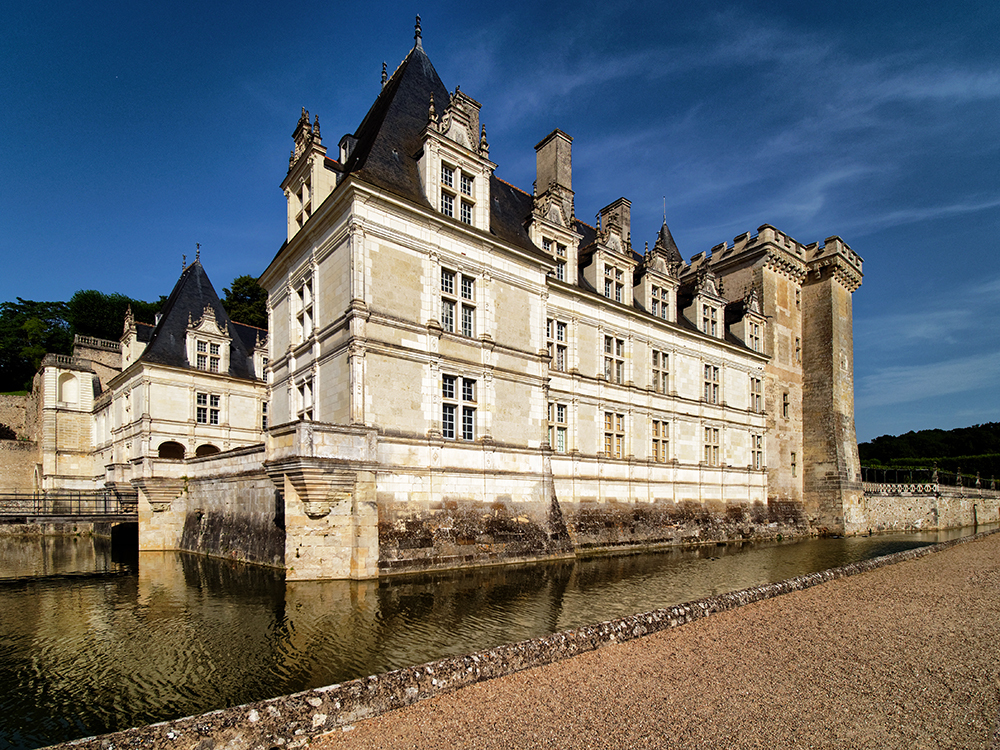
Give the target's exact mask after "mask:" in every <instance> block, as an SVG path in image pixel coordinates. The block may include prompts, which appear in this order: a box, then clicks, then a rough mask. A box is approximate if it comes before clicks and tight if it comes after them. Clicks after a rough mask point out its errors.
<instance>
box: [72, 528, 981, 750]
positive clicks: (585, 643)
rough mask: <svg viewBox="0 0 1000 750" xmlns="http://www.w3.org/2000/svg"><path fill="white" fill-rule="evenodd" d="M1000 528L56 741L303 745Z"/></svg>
mask: <svg viewBox="0 0 1000 750" xmlns="http://www.w3.org/2000/svg"><path fill="white" fill-rule="evenodd" d="M995 533H1000V532H998V531H987V532H982V533H980V534H976V535H974V536H971V537H963V538H961V539H952V540H950V541H947V542H941V543H939V544H933V545H929V546H926V547H918V548H915V549H909V550H904V551H903V552H897V553H895V554H892V555H886V556H884V557H876V558H873V559H871V560H864V561H862V562H856V563H851V564H849V565H844V566H843V567H840V568H831V569H830V570H824V571H821V572H819V573H810V574H808V575H803V576H796V577H795V578H789V579H788V580H785V581H780V582H778V583H768V584H763V585H760V586H753V587H751V588H747V589H743V590H741V591H733V592H730V593H727V594H720V595H718V596H710V597H707V598H705V599H699V600H698V601H694V602H687V603H685V604H678V605H676V606H673V607H668V608H666V609H658V610H654V611H652V612H645V613H643V614H638V615H630V616H628V617H623V618H620V619H617V620H610V621H608V622H602V623H599V624H597V625H587V626H584V627H581V628H576V629H574V630H566V631H563V632H561V633H554V634H552V635H549V636H545V637H544V638H535V639H533V640H529V641H522V642H521V643H508V644H504V645H502V646H498V647H497V648H493V649H490V650H488V651H481V652H479V653H476V654H470V655H468V656H458V657H451V658H447V659H441V660H439V661H433V662H428V663H426V664H421V665H420V666H415V667H406V668H404V669H397V670H395V671H392V672H385V673H383V674H379V675H372V676H370V677H364V678H360V679H357V680H351V681H350V682H345V683H342V684H339V685H329V686H327V687H321V688H316V689H314V690H305V691H303V692H301V693H293V694H292V695H286V696H282V697H279V698H271V699H268V700H264V701H258V702H256V703H248V704H245V705H242V706H235V707H233V708H226V709H222V710H219V711H212V712H211V713H207V714H201V715H200V716H189V717H187V718H183V719H177V720H174V721H166V722H161V723H159V724H152V725H150V726H146V727H138V728H136V729H127V730H124V731H121V732H115V733H113V734H105V735H101V736H100V737H86V738H84V739H80V740H74V741H72V742H67V743H63V744H60V745H53V746H52V747H59V748H64V749H65V750H69V749H70V748H73V750H124V749H125V748H157V750H159V749H160V748H171V749H172V750H173V749H176V750H213V748H215V747H227V748H229V747H231V748H241V749H243V750H275V749H276V748H281V749H282V750H284V749H285V748H296V747H301V746H303V745H305V744H307V743H308V742H309V740H310V739H312V738H313V737H317V736H319V735H322V734H326V733H329V732H332V731H335V730H337V729H339V728H341V727H344V726H347V725H349V724H353V723H354V722H357V721H361V720H363V719H368V718H371V717H373V716H378V715H379V714H383V713H386V712H387V711H392V710H394V709H397V708H402V707H404V706H409V705H411V704H413V703H417V702H418V701H421V700H424V699H426V698H431V697H434V696H436V695H441V694H443V693H448V692H451V691H453V690H458V689H459V688H462V687H467V686H469V685H473V684H475V683H477V682H483V681H485V680H492V679H494V678H497V677H503V676H504V675H508V674H513V673H514V672H519V671H521V670H524V669H530V668H532V667H539V666H542V665H544V664H551V663H553V662H557V661H560V660H562V659H568V658H570V657H573V656H576V655H577V654H582V653H585V652H587V651H593V650H596V649H598V648H602V647H604V646H610V645H613V644H616V643H623V642H625V641H630V640H633V639H635V638H641V637H643V636H645V635H650V634H651V633H656V632H658V631H661V630H669V629H670V628H674V627H677V626H678V625H683V624H685V623H688V622H692V621H694V620H698V619H701V618H703V617H708V616H709V615H712V614H716V613H718V612H725V611H727V610H731V609H736V608H738V607H742V606H744V605H746V604H750V603H752V602H759V601H763V600H765V599H771V598H773V597H776V596H781V595H782V594H788V593H791V592H793V591H802V590H804V589H808V588H812V587H813V586H817V585H819V584H821V583H826V582H827V581H833V580H836V579H838V578H847V577H849V576H853V575H857V574H859V573H866V572H868V571H870V570H875V569H877V568H882V567H885V566H887V565H894V564H896V563H899V562H903V561H905V560H914V559H916V558H919V557H924V556H925V555H929V554H933V553H935V552H941V551H943V550H945V549H949V548H951V547H954V546H956V545H958V544H964V543H966V542H970V541H975V540H978V539H982V538H984V537H986V536H989V535H990V534H995ZM990 747H991V750H994V748H995V749H996V750H1000V727H997V734H996V735H995V736H994V738H993V743H992V744H991V746H990Z"/></svg>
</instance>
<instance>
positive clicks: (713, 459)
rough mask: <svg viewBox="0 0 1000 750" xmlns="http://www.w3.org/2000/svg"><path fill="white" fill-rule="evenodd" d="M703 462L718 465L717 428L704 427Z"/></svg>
mask: <svg viewBox="0 0 1000 750" xmlns="http://www.w3.org/2000/svg"><path fill="white" fill-rule="evenodd" d="M705 463H706V464H707V465H709V466H718V465H719V428H718V427H706V428H705Z"/></svg>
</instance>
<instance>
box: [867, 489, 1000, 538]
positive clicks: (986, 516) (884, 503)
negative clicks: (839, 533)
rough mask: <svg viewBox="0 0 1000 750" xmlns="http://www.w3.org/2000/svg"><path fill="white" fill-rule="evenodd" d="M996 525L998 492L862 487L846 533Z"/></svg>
mask: <svg viewBox="0 0 1000 750" xmlns="http://www.w3.org/2000/svg"><path fill="white" fill-rule="evenodd" d="M997 522H1000V490H988V489H982V488H976V487H950V486H947V485H939V484H912V485H901V484H885V485H883V484H875V483H865V493H864V497H863V498H862V499H861V503H860V507H859V508H858V512H857V513H856V514H855V515H854V516H853V517H852V518H849V522H848V528H847V531H848V533H855V534H858V533H861V534H863V533H867V532H868V531H869V530H871V531H873V532H880V531H912V530H918V529H919V530H934V529H952V528H960V527H963V526H973V525H975V524H977V523H981V524H987V523H997Z"/></svg>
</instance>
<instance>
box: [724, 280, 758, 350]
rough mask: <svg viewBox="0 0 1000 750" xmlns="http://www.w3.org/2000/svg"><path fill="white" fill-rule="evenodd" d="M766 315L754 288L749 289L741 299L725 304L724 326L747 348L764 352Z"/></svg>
mask: <svg viewBox="0 0 1000 750" xmlns="http://www.w3.org/2000/svg"><path fill="white" fill-rule="evenodd" d="M766 324H767V317H766V316H765V315H764V311H763V310H762V309H761V304H760V299H759V298H758V296H757V290H756V289H753V288H752V289H750V290H749V291H748V292H747V293H746V294H744V295H743V297H742V298H741V299H738V300H736V301H734V302H730V303H729V304H728V305H727V306H726V326H727V327H728V328H729V332H730V333H732V334H733V335H734V336H735V337H736V338H738V339H739V340H740V341H742V342H743V345H744V346H746V348H747V349H750V350H752V351H755V352H761V353H764V342H765V341H766V340H767V339H766V337H765V335H764V327H765V326H766Z"/></svg>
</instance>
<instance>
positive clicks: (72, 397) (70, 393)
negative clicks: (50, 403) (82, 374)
mask: <svg viewBox="0 0 1000 750" xmlns="http://www.w3.org/2000/svg"><path fill="white" fill-rule="evenodd" d="M78 398H79V387H78V386H77V379H76V375H74V374H73V373H71V372H64V373H63V374H62V375H60V376H59V393H58V395H57V399H58V400H59V401H62V402H63V403H64V404H75V403H76V402H77V399H78Z"/></svg>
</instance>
